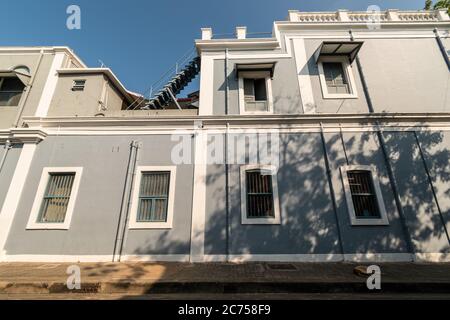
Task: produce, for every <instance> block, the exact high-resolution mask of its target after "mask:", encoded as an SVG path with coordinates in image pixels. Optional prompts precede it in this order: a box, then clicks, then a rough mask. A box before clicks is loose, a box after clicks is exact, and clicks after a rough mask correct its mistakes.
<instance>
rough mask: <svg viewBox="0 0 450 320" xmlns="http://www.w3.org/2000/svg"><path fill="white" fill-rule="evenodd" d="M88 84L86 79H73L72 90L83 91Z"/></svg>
mask: <svg viewBox="0 0 450 320" xmlns="http://www.w3.org/2000/svg"><path fill="white" fill-rule="evenodd" d="M85 85H86V80H73V86H72V91H83V90H84V87H85Z"/></svg>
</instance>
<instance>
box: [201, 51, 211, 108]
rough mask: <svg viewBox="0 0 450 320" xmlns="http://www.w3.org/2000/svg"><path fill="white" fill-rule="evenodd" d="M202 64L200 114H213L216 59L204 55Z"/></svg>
mask: <svg viewBox="0 0 450 320" xmlns="http://www.w3.org/2000/svg"><path fill="white" fill-rule="evenodd" d="M201 64H202V65H201V70H202V71H201V73H200V104H199V110H198V114H199V115H201V116H209V115H212V114H213V92H214V59H213V57H211V56H207V55H202V62H201Z"/></svg>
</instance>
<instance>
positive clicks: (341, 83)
mask: <svg viewBox="0 0 450 320" xmlns="http://www.w3.org/2000/svg"><path fill="white" fill-rule="evenodd" d="M322 65H323V73H324V75H325V81H326V84H327V89H328V93H330V94H340V93H343V94H349V93H350V88H349V86H348V80H347V77H346V75H345V72H344V68H343V66H342V63H341V62H323V64H322Z"/></svg>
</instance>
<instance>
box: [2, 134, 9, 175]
mask: <svg viewBox="0 0 450 320" xmlns="http://www.w3.org/2000/svg"><path fill="white" fill-rule="evenodd" d="M4 148H5V153H4V154H3V156H2V159H1V160H0V173H1V172H2V169H3V166H4V164H5V161H6V156H7V155H8V152H9V150H10V149H11V148H12V143H11V141H10V140H6V143H5V147H4Z"/></svg>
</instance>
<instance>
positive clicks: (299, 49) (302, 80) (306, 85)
mask: <svg viewBox="0 0 450 320" xmlns="http://www.w3.org/2000/svg"><path fill="white" fill-rule="evenodd" d="M292 41H293V50H294V56H295V64H296V66H297V77H298V85H299V89H300V96H301V99H302V106H303V112H304V113H315V112H316V103H315V102H314V95H313V90H312V85H311V75H310V72H309V68H308V59H307V56H306V49H305V40H304V39H302V38H298V39H292Z"/></svg>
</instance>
